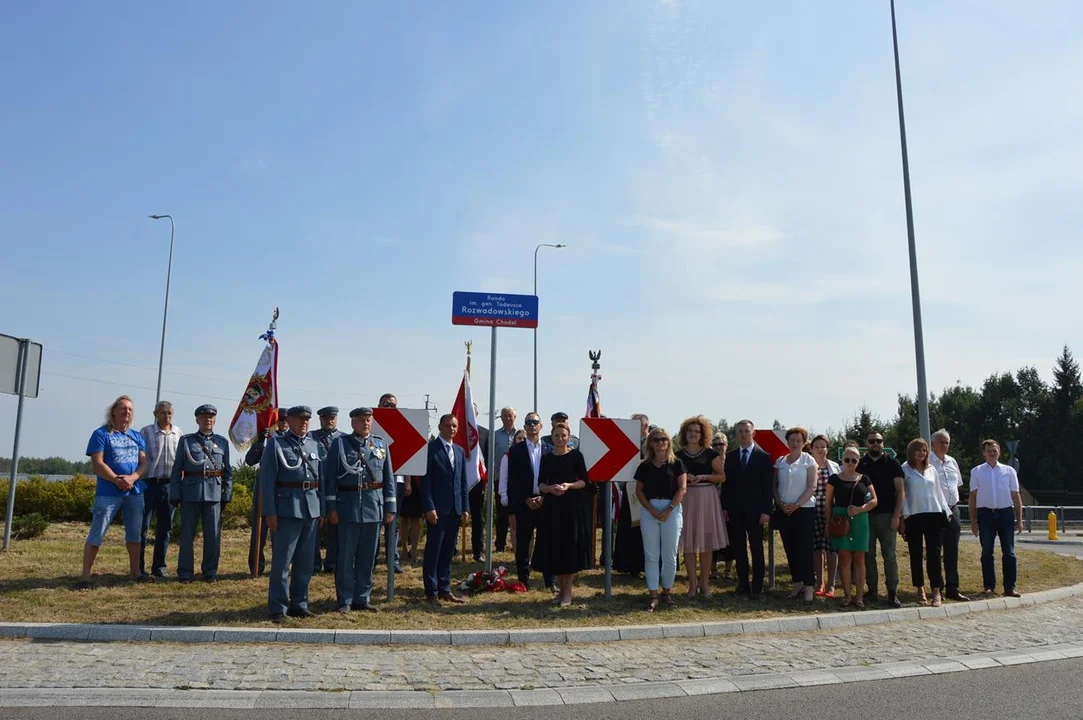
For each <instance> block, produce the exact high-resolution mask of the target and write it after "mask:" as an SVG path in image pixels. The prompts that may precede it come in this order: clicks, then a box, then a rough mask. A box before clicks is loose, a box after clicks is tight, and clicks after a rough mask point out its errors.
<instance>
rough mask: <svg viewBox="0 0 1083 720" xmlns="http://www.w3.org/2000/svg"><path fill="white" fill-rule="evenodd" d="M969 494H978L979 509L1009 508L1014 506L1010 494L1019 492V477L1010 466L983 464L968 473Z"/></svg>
mask: <svg viewBox="0 0 1083 720" xmlns="http://www.w3.org/2000/svg"><path fill="white" fill-rule="evenodd" d="M970 492H972V493H977V494H978V501H977V506H978V507H980V508H992V509H994V510H1000V509H1003V508H1010V507H1013V506H1014V503H1013V502H1012V493H1013V492H1015V493H1017V492H1019V476H1018V475H1017V474H1016V473H1015V468H1013V467H1012V466H1011V465H1002V464H1001V463H997V464H996V465H995V466H993V465H990V464H989V463H987V462H983V463H982V464H981V465H979V466H977V467H976V468H974V469H973V470H971V471H970Z"/></svg>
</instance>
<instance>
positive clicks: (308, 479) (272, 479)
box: [259, 432, 323, 520]
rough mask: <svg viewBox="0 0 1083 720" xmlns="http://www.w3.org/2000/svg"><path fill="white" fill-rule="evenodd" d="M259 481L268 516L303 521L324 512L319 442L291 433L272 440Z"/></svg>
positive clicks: (260, 467)
mask: <svg viewBox="0 0 1083 720" xmlns="http://www.w3.org/2000/svg"><path fill="white" fill-rule="evenodd" d="M259 484H260V490H261V492H263V514H264V515H278V516H279V517H285V518H298V519H301V520H311V519H313V518H318V517H320V516H321V515H323V498H322V497H321V496H320V456H319V443H317V442H316V441H315V440H313V439H312V438H310V437H308V436H305V437H303V438H301V437H297V436H296V435H294V434H293V433H291V432H286V433H284V434H282V435H279V436H278V437H275V438H271V439H270V440H268V441H267V446H266V447H265V448H264V449H263V457H262V458H260V461H259ZM271 498H274V501H273V502H272V501H271Z"/></svg>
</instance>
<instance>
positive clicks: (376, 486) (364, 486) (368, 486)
mask: <svg viewBox="0 0 1083 720" xmlns="http://www.w3.org/2000/svg"><path fill="white" fill-rule="evenodd" d="M383 488H384V484H383V483H382V482H378V483H361V484H360V485H340V486H339V488H338V491H339V492H350V491H351V490H353V491H357V490H383Z"/></svg>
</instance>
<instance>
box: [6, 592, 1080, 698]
mask: <svg viewBox="0 0 1083 720" xmlns="http://www.w3.org/2000/svg"><path fill="white" fill-rule="evenodd" d="M1079 642H1083V598H1079V597H1077V598H1070V599H1067V600H1063V601H1059V602H1053V603H1047V604H1044V605H1037V606H1031V607H1024V608H1018V609H1013V610H1001V611H995V612H982V613H972V614H965V615H960V616H958V617H954V618H948V619H940V620H910V621H904V622H890V623H887V624H878V625H865V626H858V627H849V628H844V629H838V630H819V631H812V632H780V633H771V634H760V635H739V636H738V635H732V636H725V635H722V636H715V637H701V638H670V639H665V640H643V641H624V642H615V643H598V644H580V645H576V644H556V645H552V644H536V645H523V646H518V647H479V648H474V649H471V648H469V647H439V648H433V647H431V646H429V647H421V646H402V647H397V646H341V645H295V644H281V643H276V644H234V643H228V644H206V643H200V644H173V643H146V644H142V643H121V642H114V643H77V642H44V641H29V640H5V641H0V652H2V653H3V657H4V660H5V662H4V663H3V664H2V666H0V688H164V689H173V688H177V689H212V690H321V691H343V690H367V691H401V690H428V691H436V690H439V691H448V690H468V691H469V690H519V689H525V690H530V689H540V688H567V687H590V686H602V685H614V684H634V683H643V682H677V681H685V680H696V679H707V678H719V677H729V678H750V677H751V676H756V675H772V674H780V673H795V672H811V671H816V670H830V669H832V668H843V667H860V666H868V665H875V664H883V663H892V662H915V661H918V662H927V661H929V660H932V659H936V658H948V657H954V656H959V655H969V654H981V653H986V654H987V653H994V652H998V651H1008V650H1021V649H1026V648H1037V647H1041V646H1049V645H1057V644H1065V643H1079Z"/></svg>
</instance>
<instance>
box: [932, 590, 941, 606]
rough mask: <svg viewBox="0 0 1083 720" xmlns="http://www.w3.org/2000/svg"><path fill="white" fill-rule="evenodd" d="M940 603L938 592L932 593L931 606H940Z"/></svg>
mask: <svg viewBox="0 0 1083 720" xmlns="http://www.w3.org/2000/svg"><path fill="white" fill-rule="evenodd" d="M941 603H942V600H941V599H940V594H939V593H938V594H936V595H933V607H940V605H941Z"/></svg>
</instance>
